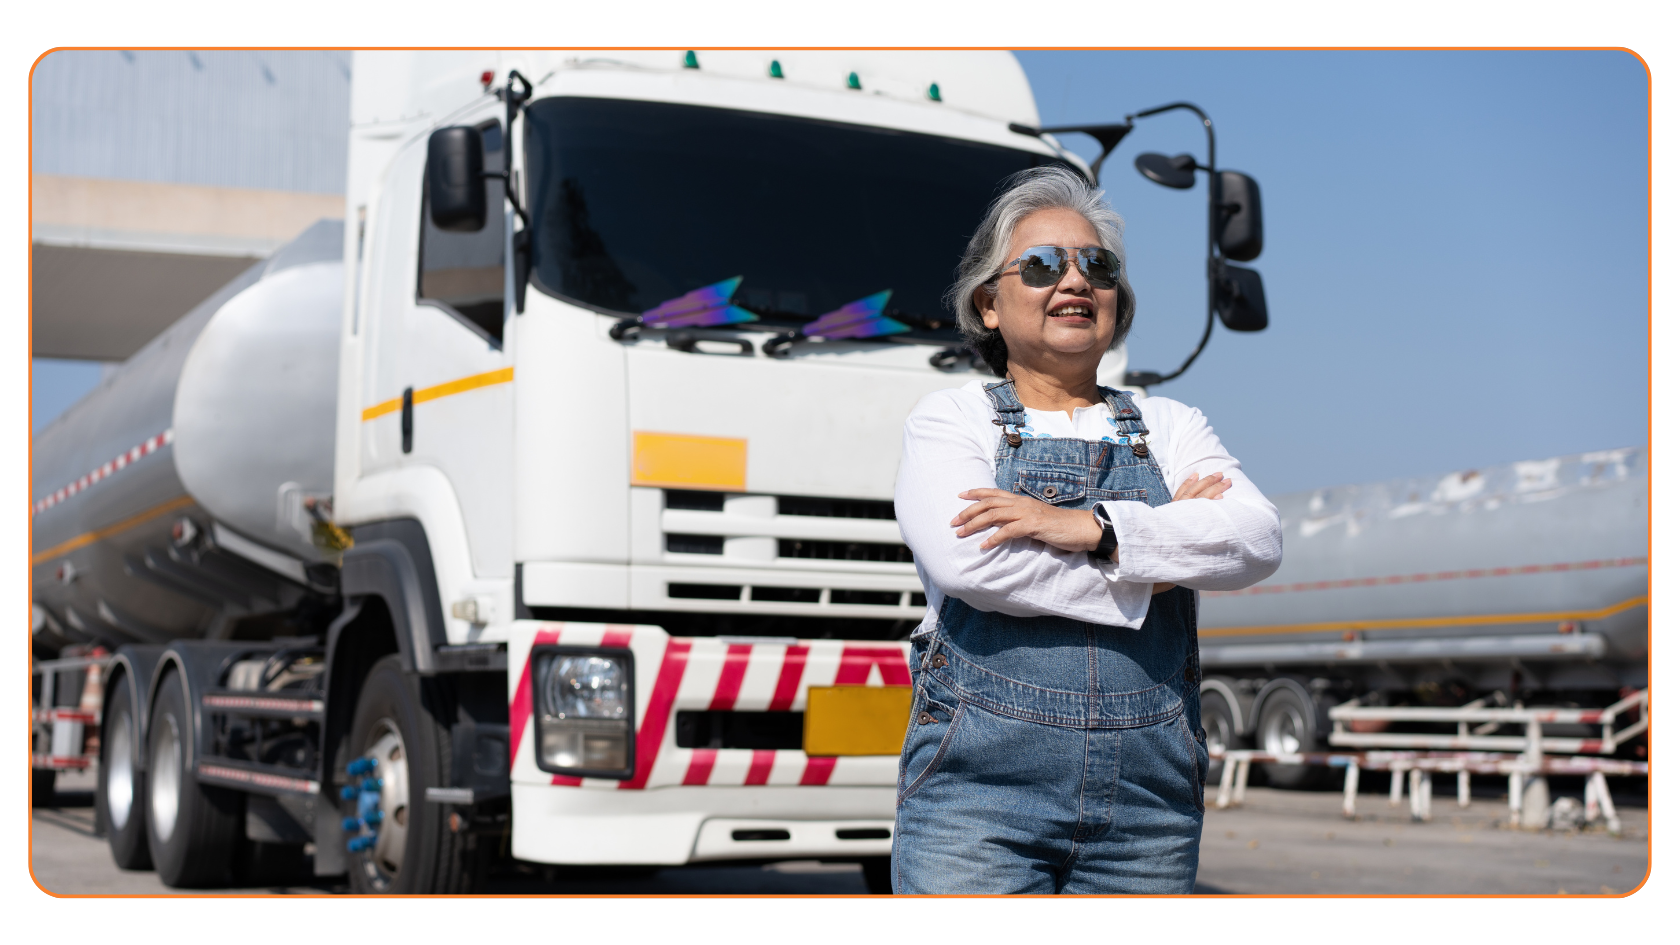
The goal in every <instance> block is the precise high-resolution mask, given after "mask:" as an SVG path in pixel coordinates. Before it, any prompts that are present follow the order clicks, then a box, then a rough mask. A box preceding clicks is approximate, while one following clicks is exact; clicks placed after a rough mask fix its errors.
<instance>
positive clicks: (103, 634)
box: [30, 220, 343, 650]
mask: <svg viewBox="0 0 1680 945" xmlns="http://www.w3.org/2000/svg"><path fill="white" fill-rule="evenodd" d="M342 254H343V226H342V224H341V223H339V222H337V221H329V220H323V221H321V222H319V223H316V224H315V225H314V226H312V227H310V228H309V229H308V230H306V231H304V232H303V233H302V234H301V235H299V236H298V237H297V238H296V239H295V240H293V241H292V242H291V243H289V244H287V245H286V246H284V247H282V248H281V249H279V250H278V251H276V252H275V253H274V255H272V256H271V257H269V259H267V260H265V261H263V262H261V263H258V264H256V265H253V266H252V267H251V268H250V269H248V270H246V271H245V272H244V273H242V274H241V275H240V276H239V277H238V278H236V279H234V280H233V281H232V282H230V283H228V284H227V285H226V286H224V287H223V288H222V289H220V290H218V291H217V292H216V293H215V294H214V295H212V296H211V297H210V298H209V299H206V300H205V301H204V302H203V303H202V304H200V305H198V306H197V307H196V308H194V309H193V310H192V311H191V312H188V313H187V314H186V315H185V316H183V317H182V318H181V319H180V320H179V321H177V322H176V323H175V324H174V325H172V326H170V328H169V329H167V330H166V331H164V332H163V333H162V334H161V335H159V336H158V337H157V338H156V339H154V340H153V341H152V342H150V343H149V344H147V345H146V346H145V347H144V348H142V349H141V350H140V351H139V352H137V353H135V355H134V356H133V357H131V358H129V359H128V360H127V361H125V362H124V363H123V364H122V365H121V366H120V367H119V368H118V369H117V370H116V371H114V372H113V373H112V374H111V375H110V376H109V377H108V378H106V379H105V380H104V381H103V382H102V383H101V384H100V385H99V387H97V388H96V389H95V390H93V391H92V392H91V393H89V394H88V395H87V396H86V397H84V398H83V399H82V400H81V401H80V402H78V403H77V404H76V405H75V406H73V407H71V408H70V409H69V410H68V411H66V412H65V414H64V415H63V416H61V417H59V418H58V419H57V420H55V421H54V422H53V423H52V424H50V425H49V426H48V427H47V428H46V429H45V430H42V431H41V433H40V434H38V435H37V436H35V437H34V439H33V443H32V456H31V489H32V492H31V509H30V513H31V526H32V527H31V545H30V551H31V555H30V571H31V585H32V589H33V602H34V605H35V608H34V613H33V616H34V620H33V626H32V628H31V629H32V632H33V634H34V637H35V641H36V643H37V645H38V647H39V648H42V649H48V650H51V649H56V648H57V647H60V646H63V645H64V644H66V643H70V642H102V643H106V644H107V645H113V644H121V643H126V642H162V641H164V640H168V639H173V638H177V637H182V636H210V637H225V636H234V637H246V636H252V637H266V636H274V635H285V633H286V632H287V631H288V625H287V617H286V615H287V614H289V613H291V612H292V611H294V610H295V609H296V608H297V605H298V603H299V602H300V601H301V600H302V599H303V598H304V597H306V596H308V595H311V594H314V595H330V593H331V590H332V587H331V585H332V575H331V569H330V568H323V567H321V564H322V562H323V560H324V559H323V556H322V554H321V552H320V551H319V550H317V549H316V548H315V546H314V545H313V544H312V542H311V540H310V532H309V525H308V520H307V517H306V515H305V513H304V510H303V499H305V498H306V497H326V496H327V495H328V494H329V493H330V491H331V487H332V451H333V427H334V423H335V416H334V404H335V400H336V396H337V374H338V332H339V324H340V321H341V318H340V315H341V310H342V297H343V278H342V269H343V265H342Z"/></svg>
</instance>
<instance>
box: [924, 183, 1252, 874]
mask: <svg viewBox="0 0 1680 945" xmlns="http://www.w3.org/2000/svg"><path fill="white" fill-rule="evenodd" d="M1120 229H1121V222H1120V218H1119V216H1118V215H1116V214H1115V212H1114V211H1113V210H1112V209H1110V208H1109V207H1108V205H1107V204H1106V203H1105V202H1104V198H1103V195H1102V193H1101V192H1100V191H1097V190H1094V189H1092V188H1091V186H1090V185H1089V184H1087V183H1086V182H1085V180H1084V179H1083V178H1081V177H1079V176H1078V175H1076V174H1075V173H1074V172H1072V171H1070V170H1067V169H1065V168H1061V167H1054V168H1036V169H1033V170H1029V171H1023V172H1021V173H1020V174H1017V175H1015V176H1014V177H1012V178H1011V179H1010V180H1009V181H1008V186H1007V190H1006V191H1005V192H1004V193H1003V195H1002V196H1000V197H999V198H998V199H997V200H996V201H995V202H993V204H992V206H991V207H990V208H989V209H988V210H987V212H986V216H985V218H984V219H983V220H982V221H981V222H980V226H979V229H978V230H977V231H976V233H975V235H974V237H973V239H972V240H970V242H969V246H968V252H967V254H966V255H965V257H964V258H963V261H962V265H961V268H960V271H959V278H958V281H957V284H956V285H955V286H953V287H952V289H951V294H950V297H949V299H950V302H951V304H952V308H953V309H955V310H956V313H957V317H958V321H959V323H960V325H961V326H962V329H963V332H964V333H965V335H966V336H967V337H968V338H969V340H970V341H971V342H972V343H973V344H974V346H975V347H976V349H977V350H979V352H980V353H981V355H982V356H983V357H984V358H985V359H986V363H987V364H988V365H989V366H990V367H991V369H992V372H993V373H994V374H996V375H998V377H999V378H1001V380H997V381H991V382H983V381H978V380H977V381H973V382H971V383H970V384H968V385H967V386H965V387H962V388H959V389H954V390H945V391H940V392H938V393H934V394H930V395H928V396H927V397H925V398H923V400H922V401H921V403H919V404H918V405H917V406H916V409H915V411H914V412H913V413H911V415H910V418H909V419H908V420H907V421H906V422H905V425H904V454H903V461H902V464H901V465H900V467H899V476H898V486H897V490H896V495H895V502H896V506H897V509H898V521H899V526H900V529H901V530H902V532H903V535H904V541H905V543H906V544H908V545H909V546H910V548H911V550H912V551H914V552H915V556H916V569H917V572H918V573H919V574H920V576H921V579H922V585H923V586H924V587H926V588H927V597H928V611H927V618H926V619H925V620H924V621H923V622H922V625H921V626H920V627H919V628H917V630H916V632H915V633H914V634H913V635H912V637H911V639H912V644H911V669H912V674H913V681H914V686H915V696H914V699H915V701H914V703H913V705H912V708H911V719H910V728H909V732H908V734H907V736H906V738H905V742H904V751H903V755H902V756H901V758H900V761H899V781H898V822H897V829H896V830H895V831H894V834H893V859H892V876H893V888H894V890H895V891H896V892H900V893H1005V892H1008V893H1051V892H1055V893H1187V892H1190V891H1191V889H1192V888H1193V886H1194V884H1195V879H1196V861H1197V847H1198V844H1199V842H1200V840H1201V833H1202V813H1203V807H1202V788H1203V781H1204V779H1205V777H1206V774H1207V765H1208V755H1207V747H1206V746H1207V737H1206V734H1205V733H1204V732H1203V731H1202V727H1201V711H1200V705H1199V699H1200V697H1199V687H1200V682H1201V669H1200V664H1199V662H1198V658H1197V645H1196V595H1195V593H1194V592H1195V591H1196V590H1228V589H1234V588H1240V587H1246V586H1248V585H1250V584H1253V583H1255V582H1256V581H1260V580H1262V579H1264V578H1265V577H1267V576H1268V575H1270V574H1271V573H1272V572H1273V571H1275V570H1276V569H1277V566H1278V563H1279V560H1280V558H1281V545H1282V543H1281V537H1280V529H1279V524H1278V515H1277V510H1276V509H1275V508H1273V507H1272V505H1271V503H1269V502H1267V501H1266V499H1265V498H1264V497H1263V496H1261V494H1260V492H1259V490H1257V489H1256V488H1255V487H1254V485H1253V484H1252V483H1250V482H1249V481H1248V479H1247V477H1245V476H1244V475H1243V474H1242V472H1241V467H1240V466H1239V464H1238V463H1237V461H1236V460H1235V459H1233V458H1232V457H1231V455H1230V454H1229V453H1227V452H1226V451H1225V448H1224V447H1223V446H1221V445H1220V443H1219V438H1218V437H1216V436H1214V434H1213V431H1212V430H1211V429H1210V428H1209V427H1208V423H1207V420H1206V419H1205V418H1204V417H1203V416H1202V414H1201V412H1200V411H1197V410H1196V409H1194V408H1192V407H1186V406H1185V405H1183V404H1180V403H1177V402H1175V401H1172V400H1168V399H1166V398H1164V397H1150V398H1144V399H1137V400H1134V399H1133V398H1132V396H1131V395H1130V394H1128V393H1125V392H1123V391H1118V390H1114V389H1112V388H1107V387H1101V386H1099V385H1098V384H1097V363H1098V361H1100V360H1101V359H1102V356H1103V352H1105V351H1107V350H1108V349H1110V348H1113V347H1115V346H1118V345H1119V344H1120V342H1121V341H1122V340H1123V339H1124V338H1125V337H1126V332H1127V330H1128V329H1130V327H1131V323H1132V313H1133V311H1134V309H1135V304H1134V300H1133V297H1132V293H1131V289H1130V287H1129V286H1128V285H1127V283H1126V274H1125V264H1124V262H1123V257H1122V252H1123V251H1122V247H1121V243H1120ZM1172 483H1176V484H1177V489H1176V491H1175V490H1174V489H1173V488H1172V486H1171V485H1169V484H1172Z"/></svg>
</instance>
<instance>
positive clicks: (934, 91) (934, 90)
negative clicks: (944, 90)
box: [928, 82, 945, 102]
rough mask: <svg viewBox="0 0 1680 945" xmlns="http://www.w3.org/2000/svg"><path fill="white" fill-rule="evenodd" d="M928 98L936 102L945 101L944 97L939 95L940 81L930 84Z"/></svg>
mask: <svg viewBox="0 0 1680 945" xmlns="http://www.w3.org/2000/svg"><path fill="white" fill-rule="evenodd" d="M928 98H930V99H932V100H933V101H935V102H943V101H945V100H944V99H942V98H940V97H939V83H938V82H935V83H933V84H931V85H929V86H928Z"/></svg>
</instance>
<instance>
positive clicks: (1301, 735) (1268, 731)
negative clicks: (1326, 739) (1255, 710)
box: [1254, 681, 1327, 789]
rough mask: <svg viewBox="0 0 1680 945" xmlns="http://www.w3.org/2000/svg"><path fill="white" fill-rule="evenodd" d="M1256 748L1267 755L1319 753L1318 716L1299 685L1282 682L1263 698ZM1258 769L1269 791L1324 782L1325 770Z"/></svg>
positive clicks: (1303, 767) (1293, 767) (1300, 767)
mask: <svg viewBox="0 0 1680 945" xmlns="http://www.w3.org/2000/svg"><path fill="white" fill-rule="evenodd" d="M1254 740H1255V742H1256V743H1257V744H1256V747H1257V748H1259V749H1260V750H1261V751H1265V752H1269V753H1271V754H1295V753H1297V752H1312V751H1321V750H1323V745H1322V744H1321V743H1320V741H1319V735H1318V713H1317V710H1316V709H1315V708H1314V706H1313V702H1312V697H1311V696H1309V695H1307V693H1306V691H1305V690H1303V689H1302V688H1301V687H1300V685H1299V684H1296V683H1291V682H1287V681H1284V684H1283V685H1277V686H1276V687H1275V688H1273V689H1272V691H1271V693H1270V694H1268V695H1266V696H1265V702H1264V703H1262V705H1261V706H1260V721H1259V724H1258V725H1256V726H1255V731H1254ZM1262 768H1263V769H1264V770H1265V773H1266V782H1267V783H1268V784H1270V785H1271V786H1273V787H1280V788H1289V789H1303V788H1314V787H1319V786H1321V785H1322V784H1323V783H1324V782H1325V777H1324V775H1325V773H1326V770H1327V769H1324V768H1318V767H1314V766H1312V765H1280V764H1268V765H1263V766H1262Z"/></svg>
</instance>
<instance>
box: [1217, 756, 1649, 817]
mask: <svg viewBox="0 0 1680 945" xmlns="http://www.w3.org/2000/svg"><path fill="white" fill-rule="evenodd" d="M1209 755H1210V757H1211V758H1212V760H1214V761H1223V762H1224V770H1223V771H1221V772H1220V776H1219V793H1218V794H1217V795H1216V796H1215V799H1214V807H1215V808H1217V809H1220V810H1223V809H1225V808H1227V807H1229V806H1231V805H1232V804H1241V803H1242V802H1243V795H1244V793H1245V792H1246V790H1247V787H1248V775H1249V769H1250V767H1251V766H1252V765H1254V764H1256V763H1259V764H1284V765H1319V766H1328V767H1332V768H1346V769H1347V774H1346V776H1345V777H1344V779H1343V781H1342V816H1344V817H1350V818H1351V817H1353V816H1354V815H1355V813H1356V811H1355V802H1356V799H1357V798H1358V796H1359V773H1360V771H1362V770H1367V771H1388V772H1389V793H1388V804H1389V806H1390V807H1398V806H1400V803H1401V801H1402V799H1403V798H1404V796H1405V795H1406V794H1408V793H1409V794H1410V796H1411V814H1412V819H1413V820H1429V819H1431V812H1430V802H1431V799H1432V798H1431V795H1432V794H1433V792H1434V785H1433V782H1432V780H1431V779H1430V777H1429V775H1430V774H1433V773H1435V772H1444V773H1455V774H1457V775H1458V806H1460V807H1469V806H1470V775H1472V774H1502V775H1506V776H1507V777H1509V778H1510V800H1509V808H1510V816H1511V824H1512V826H1515V825H1517V824H1518V823H1519V822H1520V821H1521V815H1522V793H1523V786H1524V784H1525V783H1526V781H1527V779H1528V778H1530V777H1544V776H1546V775H1552V774H1572V775H1586V776H1587V788H1586V797H1585V799H1584V800H1585V807H1586V819H1587V821H1588V822H1591V821H1595V820H1598V819H1600V818H1601V817H1602V818H1603V819H1604V821H1605V824H1606V826H1607V827H1608V828H1609V830H1610V832H1611V833H1612V834H1619V833H1621V832H1622V825H1621V820H1620V818H1619V817H1617V815H1616V806H1615V804H1614V803H1612V802H1611V800H1610V787H1609V784H1608V783H1607V782H1606V781H1605V778H1606V777H1607V776H1609V777H1625V776H1629V775H1642V774H1647V773H1649V772H1650V765H1649V764H1647V763H1646V762H1643V761H1625V760H1622V759H1619V758H1595V757H1591V756H1580V755H1576V756H1573V757H1561V758H1560V757H1548V756H1541V758H1540V759H1539V761H1538V763H1536V762H1535V761H1534V760H1533V759H1532V758H1530V757H1528V756H1527V755H1510V754H1496V753H1492V752H1469V751H1465V752H1418V751H1371V752H1347V753H1340V752H1302V753H1298V754H1283V753H1272V752H1264V751H1251V750H1247V749H1232V750H1227V751H1214V752H1210V753H1209ZM1408 787H1409V788H1410V790H1409V792H1408V791H1407V788H1408Z"/></svg>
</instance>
